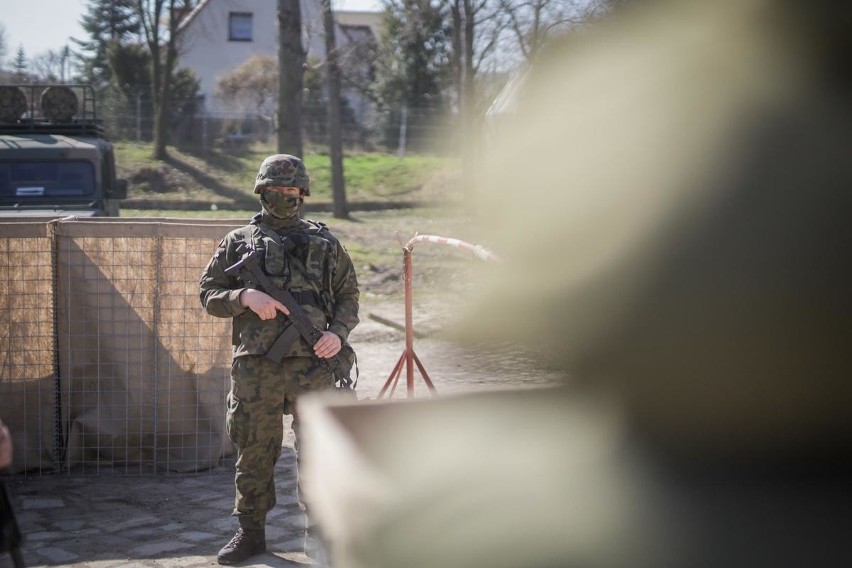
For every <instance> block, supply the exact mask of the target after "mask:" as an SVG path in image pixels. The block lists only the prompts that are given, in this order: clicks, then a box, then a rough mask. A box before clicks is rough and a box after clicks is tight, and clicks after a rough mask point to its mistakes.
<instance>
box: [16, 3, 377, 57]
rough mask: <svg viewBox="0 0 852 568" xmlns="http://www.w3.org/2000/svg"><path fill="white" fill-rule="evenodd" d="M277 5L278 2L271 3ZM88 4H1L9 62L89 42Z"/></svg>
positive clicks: (350, 6)
mask: <svg viewBox="0 0 852 568" xmlns="http://www.w3.org/2000/svg"><path fill="white" fill-rule="evenodd" d="M268 1H275V0H268ZM88 3H89V1H88V0H25V1H24V0H0V23H2V24H3V27H4V28H5V30H6V33H5V35H6V51H7V53H6V60H7V61H11V60H12V58H13V57H14V56H15V53H17V51H18V47H19V46H23V48H24V54H25V55H26V56H27V57H33V56H35V55H40V54H43V53H44V52H46V51H48V50H51V49H52V50H54V51H59V50H60V49H62V47H63V46H65V45H66V44H68V45H69V46H70V47H71V48H72V49H73V48H74V47H75V45H74V44H73V43H72V42H71V40H70V38H71V37H76V38H78V39H86V35H85V33H84V32H83V29H82V28H81V27H80V18H81V17H82V16H83V14H85V13H86V6H87V5H88ZM379 5H380V2H379V0H334V7H335V8H336V9H338V10H378V9H379Z"/></svg>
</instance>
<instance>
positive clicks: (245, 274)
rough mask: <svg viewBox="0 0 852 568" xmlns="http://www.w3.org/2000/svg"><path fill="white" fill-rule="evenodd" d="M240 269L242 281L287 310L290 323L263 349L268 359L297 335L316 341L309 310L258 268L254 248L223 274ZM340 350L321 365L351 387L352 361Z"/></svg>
mask: <svg viewBox="0 0 852 568" xmlns="http://www.w3.org/2000/svg"><path fill="white" fill-rule="evenodd" d="M240 273H242V274H241V278H242V279H243V281H244V282H246V283H249V284H253V285H255V286H258V287H259V288H260V289H261V290H262V291H264V292H266V293H267V294H269V295H270V296H272V297H273V298H275V299H276V300H278V301H279V302H281V303H282V304H284V306H285V307H286V308H287V309H288V310H289V311H290V313H289V314H288V315H287V317H288V318H290V322H292V324H293V325H291V326H290V327H289V328H287V329H286V330H284V332H283V333H282V334H281V335H279V336H278V338H277V339H276V340H275V342H274V343H273V344H272V347H270V348H269V350H268V351H267V352H266V357H267V358H268V359H271V360H273V361H275V362H276V363H279V362H281V359H283V358H284V354H285V353H286V352H287V349H288V348H289V347H290V345H291V344H292V343H293V341H295V340H296V339H297V338H298V337H299V336H300V335H301V336H302V337H304V338H305V341H307V342H308V345H310V346H311V347H313V346H314V344H316V342H317V341H319V339H320V337H322V333H323V331H322V330H321V329H320V328H319V327H318V326H317V325H316V324H315V323H314V322H312V321H311V318H310V317H308V314H307V313H305V310H304V309H302V306H300V305H299V302H297V301H296V298H294V297H293V295H292V294H291V293H290V291H289V290H285V289H284V288H279V287H278V286H276V285H275V284H273V283H272V281H271V280H270V279H269V277H268V276H267V275H266V274H265V273H264V272H263V270H262V269H261V268H260V263H259V262H258V255H257V251H255V250H250V251H248V252H247V253H245V254H244V255H243V257H242V258H241V259H240V260H239V261H237V262H236V263H235V264H234V265H233V266H229V267H228V268H226V269H225V274H227V275H229V276H236V275H237V274H240ZM341 353H343V350H341V351H340V352H339V353H337V355H335V356H334V357H329V358H326V359H323V358H318V359H319V361H320V364H321V365H322V368H323V369H325V370H326V371H327V372H329V373H331V374H332V375H333V376H334V384H335V386H336V387H337V388H342V389H353V388H355V386H354V384H353V383H352V378H351V377H350V366H351V365H349V364H347V363H346V360H345V359H343V357H342V356H341Z"/></svg>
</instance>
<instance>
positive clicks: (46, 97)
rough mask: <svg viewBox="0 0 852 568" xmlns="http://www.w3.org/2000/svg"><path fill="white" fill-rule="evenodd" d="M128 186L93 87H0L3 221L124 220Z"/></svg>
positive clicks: (0, 185)
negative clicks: (100, 116) (49, 218)
mask: <svg viewBox="0 0 852 568" xmlns="http://www.w3.org/2000/svg"><path fill="white" fill-rule="evenodd" d="M126 197H127V180H124V179H118V178H117V177H116V171H115V155H114V152H113V146H112V143H110V142H109V140H107V138H106V135H105V133H104V128H103V125H102V123H101V121H100V120H99V119H98V116H97V108H96V100H95V92H94V89H93V88H92V87H91V86H89V85H39V84H30V85H0V217H4V218H9V217H16V216H67V215H74V216H80V217H90V216H118V214H119V207H118V205H119V200H121V199H124V198H126Z"/></svg>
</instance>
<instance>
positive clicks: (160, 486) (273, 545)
mask: <svg viewBox="0 0 852 568" xmlns="http://www.w3.org/2000/svg"><path fill="white" fill-rule="evenodd" d="M295 463H296V459H295V454H294V453H293V450H292V448H290V447H286V446H285V447H284V448H283V452H282V455H281V459H280V460H279V461H278V464H277V466H276V488H277V497H278V505H277V506H276V508H275V509H274V510H273V511H272V512H271V513H270V515H269V520H268V527H267V553H266V554H264V555H261V556H258V557H255V558H253V559H251V561H249V562H247V563H245V564H244V566H267V567H281V568H295V567H305V566H310V565H312V564H313V563H312V561H311V560H310V559H309V558H308V557H307V556H305V555H304V553H303V535H304V531H303V527H304V515H303V514H302V512H301V510H300V509H299V506H298V504H297V501H296V470H295ZM233 468H234V466H233V459H231V460H228V461H226V462H225V463H224V464H222V465H220V466H218V467H216V468H214V469H212V470H209V471H206V472H201V473H197V474H174V473H171V474H167V475H157V476H154V475H141V476H140V475H127V474H124V473H114V472H109V471H108V470H105V471H104V472H103V473H102V474H101V475H97V476H93V475H89V474H87V475H85V476H75V475H73V474H71V475H69V474H58V475H57V474H54V475H42V476H32V477H22V476H17V477H14V478H7V479H5V482H6V486H7V488H8V490H9V494H10V497H11V499H12V504H13V506H14V507H15V510H16V513H17V517H18V524H19V526H20V528H21V531H22V532H23V533H25V535H26V536H25V538H26V540H25V542H24V545H23V550H22V552H23V557H24V561H25V563H26V565H27V566H28V567H37V566H71V567H79V568H84V567H85V568H119V567H121V568H137V567H157V568H192V567H195V566H210V565H216V553H217V552H218V551H219V548H221V547H222V546H223V545H224V544H225V543H226V542H227V541H228V540H229V539H230V538H231V536H233V534H234V532H235V531H236V528H237V526H238V525H237V520H236V518H235V517H231V516H230V512H231V510H232V508H233V499H234V489H233V484H234V481H233V471H234V469H233ZM11 566H12V562H11V559H10V558H9V557H8V555H3V556H1V557H0V568H7V567H11Z"/></svg>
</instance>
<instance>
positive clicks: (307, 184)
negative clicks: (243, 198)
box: [254, 154, 311, 195]
mask: <svg viewBox="0 0 852 568" xmlns="http://www.w3.org/2000/svg"><path fill="white" fill-rule="evenodd" d="M270 185H273V186H279V187H298V188H299V189H303V190H304V192H305V195H310V194H311V178H310V177H308V170H306V169H305V163H304V162H302V160H301V159H299V158H297V157H296V156H291V155H290V154H275V155H273V156H269V157H268V158H266V159H265V160H263V163H262V164H260V170H259V171H258V172H257V179H255V182H254V192H255V193H260V192H261V191H262V190H263V188H264V187H267V186H270Z"/></svg>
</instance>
